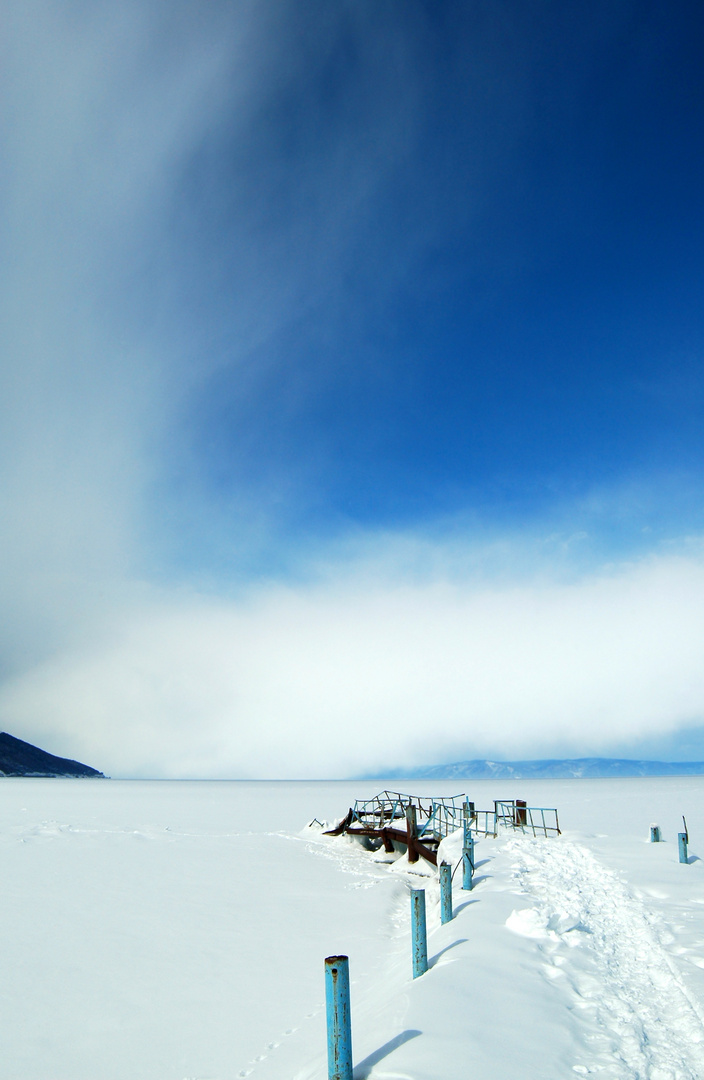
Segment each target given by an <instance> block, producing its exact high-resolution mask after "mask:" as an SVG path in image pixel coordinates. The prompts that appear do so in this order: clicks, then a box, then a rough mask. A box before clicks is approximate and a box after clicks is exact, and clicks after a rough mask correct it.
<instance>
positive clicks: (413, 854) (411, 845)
mask: <svg viewBox="0 0 704 1080" xmlns="http://www.w3.org/2000/svg"><path fill="white" fill-rule="evenodd" d="M417 835H418V822H417V820H416V808H415V806H407V807H406V837H407V847H408V861H409V862H418V852H417V850H416V836H417Z"/></svg>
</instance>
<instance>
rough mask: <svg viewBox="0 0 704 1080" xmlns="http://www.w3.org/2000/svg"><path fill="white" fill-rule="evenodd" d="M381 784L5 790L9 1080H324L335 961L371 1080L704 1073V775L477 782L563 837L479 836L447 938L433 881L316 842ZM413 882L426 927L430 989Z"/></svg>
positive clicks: (345, 847)
mask: <svg viewBox="0 0 704 1080" xmlns="http://www.w3.org/2000/svg"><path fill="white" fill-rule="evenodd" d="M378 786H379V782H378V781H368V782H361V781H359V782H355V783H350V782H343V781H330V782H327V781H314V782H308V781H303V782H301V781H299V782H266V781H253V782H247V781H214V782H204V781H194V782H191V781H174V782H169V783H163V782H161V781H120V780H113V781H112V782H111V783H110V784H108V785H106V784H105V783H95V782H91V781H86V780H81V781H70V780H67V781H65V782H63V783H61V784H57V783H56V782H55V781H53V780H34V779H22V780H12V779H9V778H8V779H7V780H6V781H5V783H3V784H2V785H0V811H1V813H2V821H3V828H2V830H0V843H1V844H2V859H3V863H4V878H5V887H4V889H3V892H2V896H1V898H0V914H1V916H2V926H3V930H4V933H3V944H4V956H3V961H4V962H3V965H2V976H1V978H2V997H3V1002H4V1018H5V1024H4V1030H5V1034H4V1074H5V1076H6V1077H8V1080H46V1078H47V1077H48V1076H51V1077H52V1080H69V1078H71V1080H84V1078H85V1080H88V1078H90V1080H94V1078H95V1077H100V1078H101V1080H113V1078H114V1080H123V1078H124V1080H127V1078H128V1077H130V1078H131V1077H140V1078H145V1080H152V1078H154V1080H157V1078H159V1080H161V1078H170V1077H173V1078H175V1080H186V1078H190V1080H231V1078H236V1077H237V1078H240V1080H242V1078H244V1077H248V1076H251V1077H252V1080H273V1078H274V1077H281V1076H284V1075H286V1076H291V1077H295V1078H296V1080H318V1078H320V1080H324V1077H325V1075H326V1071H325V1052H324V1051H325V1041H324V1013H323V959H324V957H325V956H326V955H329V954H332V953H339V952H344V953H347V954H349V956H350V969H351V977H352V1039H353V1053H354V1061H355V1066H356V1067H355V1080H362V1078H363V1077H372V1078H377V1080H382V1078H387V1080H390V1078H396V1077H398V1078H402V1077H408V1078H413V1080H426V1078H427V1080H431V1077H432V1078H434V1080H450V1078H454V1077H456V1076H457V1075H458V1071H459V1072H460V1073H461V1074H463V1075H468V1076H469V1075H471V1076H472V1077H474V1078H479V1080H490V1078H491V1080H503V1078H504V1077H505V1078H506V1080H508V1078H509V1077H511V1078H514V1077H516V1076H518V1075H520V1076H521V1077H522V1078H533V1077H535V1080H538V1078H540V1080H558V1078H563V1077H565V1076H569V1075H575V1076H580V1075H582V1076H585V1075H591V1074H596V1073H599V1074H600V1076H603V1077H607V1078H611V1077H613V1078H623V1080H626V1078H629V1080H632V1078H634V1077H641V1076H642V1077H648V1078H651V1080H665V1078H669V1077H671V1078H673V1080H675V1078H678V1080H679V1078H684V1080H688V1078H690V1077H691V1078H696V1077H698V1076H701V1075H702V1074H704V1042H703V1039H704V1020H703V1017H704V873H703V872H702V871H703V869H704V862H702V861H701V860H700V859H699V856H698V853H699V852H700V851H702V853H704V842H702V843H701V844H700V841H704V801H703V799H702V796H703V795H704V778H695V777H691V778H685V779H683V778H657V779H652V778H647V779H640V778H629V779H620V780H577V781H570V780H551V781H519V782H517V783H509V782H507V781H506V780H503V779H502V780H501V781H498V782H491V781H471V782H469V783H468V784H467V785H466V790H467V794H468V795H469V797H470V798H475V799H476V802H477V805H484V804H485V803H487V804H488V803H490V801H491V800H493V799H494V798H507V797H512V798H516V797H517V798H527V799H528V801H529V803H531V804H532V805H552V806H557V807H558V809H559V811H560V822H561V825H562V827H563V829H564V833H563V836H562V837H560V838H559V839H555V840H553V839H551V840H533V839H532V838H524V837H520V836H514V835H510V834H506V835H502V836H499V837H498V838H497V839H496V840H490V839H487V840H481V841H480V843H479V844H478V847H477V878H476V886H475V888H474V890H473V891H472V892H471V893H465V892H462V891H461V889H460V874H457V875H455V891H454V905H455V913H456V917H455V918H454V919H453V921H452V922H451V923H448V924H446V925H445V926H440V922H439V912H438V889H437V884H436V879H435V878H434V877H433V876H426V877H425V878H424V879H423V880H421V879H420V878H419V877H417V876H414V878H413V879H411V876H410V874H409V870H410V869H411V868H410V867H408V865H407V864H406V866H405V867H404V866H403V860H400V861H399V862H397V863H395V864H394V866H393V867H392V868H391V872H390V868H389V866H388V865H387V864H384V863H383V862H379V861H377V860H376V858H375V856H372V855H370V854H369V853H368V852H364V851H363V850H362V849H361V847H360V846H359V845H358V844H356V843H352V842H349V841H347V840H345V838H344V837H337V838H323V837H322V836H320V835H319V834H318V835H316V834H315V832H314V831H312V830H307V829H306V828H305V824H306V822H307V821H309V820H311V819H312V818H313V817H318V818H321V819H322V818H326V819H327V820H333V819H334V818H335V817H339V816H341V815H342V814H343V813H344V812H345V810H346V809H347V806H348V805H350V804H351V803H352V802H353V801H354V799H355V798H360V797H369V796H371V795H373V794H374V793H375V791H376V790H377V788H378ZM456 788H457V782H456V781H447V782H438V781H435V782H433V783H432V784H427V785H426V783H424V782H423V781H416V782H414V787H413V790H414V791H416V792H417V793H418V794H424V795H425V794H438V795H449V794H457V791H456V790H455V789H456ZM682 813H685V814H686V816H687V822H688V825H689V829H690V837H691V847H690V853H691V861H690V863H689V865H680V864H679V863H678V858H677V844H676V834H677V831H678V829H679V828H681V815H682ZM656 821H657V822H658V823H659V824H660V826H661V828H662V831H663V836H664V841H665V842H664V843H661V844H650V843H649V842H648V839H649V826H650V823H651V822H656ZM458 842H459V841H458V838H454V837H453V838H450V839H449V840H448V841H446V842H445V844H446V847H447V851H446V854H447V855H448V856H449V857H450V858H451V859H453V860H456V857H457V852H456V851H455V850H454V848H455V847H456V846H457V844H458ZM453 845H454V847H453ZM410 880H415V882H416V883H417V884H423V882H424V883H425V885H426V888H427V896H428V917H429V932H430V937H429V955H430V961H431V967H430V970H429V972H428V973H427V975H425V976H423V977H422V978H421V979H417V980H415V981H413V980H412V979H411V971H410V945H409V940H408V938H409V910H408V884H409V881H410Z"/></svg>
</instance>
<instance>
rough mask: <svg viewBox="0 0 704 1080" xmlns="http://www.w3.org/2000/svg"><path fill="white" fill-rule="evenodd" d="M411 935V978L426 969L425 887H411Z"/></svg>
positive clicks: (421, 973) (424, 971)
mask: <svg viewBox="0 0 704 1080" xmlns="http://www.w3.org/2000/svg"><path fill="white" fill-rule="evenodd" d="M411 937H412V947H413V978H414V979H417V978H418V976H419V975H425V973H426V971H427V970H428V937H427V933H426V929H425V889H411Z"/></svg>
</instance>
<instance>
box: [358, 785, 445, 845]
mask: <svg viewBox="0 0 704 1080" xmlns="http://www.w3.org/2000/svg"><path fill="white" fill-rule="evenodd" d="M465 802H466V799H465V796H464V795H453V796H450V797H449V798H446V799H438V798H432V797H429V798H427V799H426V798H421V797H419V796H417V795H403V794H402V793H401V792H399V791H382V792H380V793H379V794H378V795H375V796H374V798H373V799H357V801H356V802H355V804H354V806H353V807H352V822H355V821H358V822H359V823H360V825H365V826H371V827H373V828H378V829H381V828H384V826H386V825H390V824H391V822H392V821H396V820H401V819H403V820H404V821H405V817H406V809H407V807H409V806H415V808H416V818H417V822H418V834H417V835H418V839H421V838H422V837H423V836H425V837H427V838H429V837H431V836H432V837H433V838H434V839H437V840H442V839H443V838H444V837H446V836H448V835H449V834H450V833H451V832H454V831H455V830H456V829H461V828H462V822H463V820H464V806H465ZM404 827H405V826H404Z"/></svg>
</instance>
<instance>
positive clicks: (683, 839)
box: [677, 832, 689, 863]
mask: <svg viewBox="0 0 704 1080" xmlns="http://www.w3.org/2000/svg"><path fill="white" fill-rule="evenodd" d="M677 843H678V846H679V851H680V862H681V863H686V862H689V859H688V857H687V833H683V832H681V833H677Z"/></svg>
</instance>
